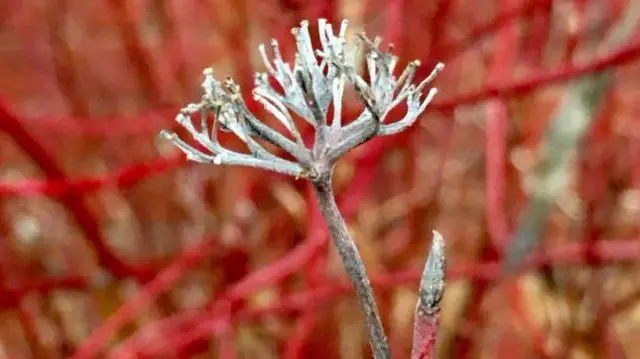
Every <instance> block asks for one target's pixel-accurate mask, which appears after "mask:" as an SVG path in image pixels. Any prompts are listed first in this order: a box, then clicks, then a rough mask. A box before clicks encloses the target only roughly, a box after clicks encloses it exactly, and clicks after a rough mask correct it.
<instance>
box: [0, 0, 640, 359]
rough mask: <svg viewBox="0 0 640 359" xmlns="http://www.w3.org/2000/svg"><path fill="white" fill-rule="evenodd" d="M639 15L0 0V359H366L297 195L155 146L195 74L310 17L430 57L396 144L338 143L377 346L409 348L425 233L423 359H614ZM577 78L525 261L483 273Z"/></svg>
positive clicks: (436, 4)
mask: <svg viewBox="0 0 640 359" xmlns="http://www.w3.org/2000/svg"><path fill="white" fill-rule="evenodd" d="M639 5H640V4H639V1H638V0H536V1H525V0H493V1H482V2H469V1H461V0H459V1H456V0H433V1H417V0H408V1H379V0H353V1H347V0H344V1H336V0H329V1H306V0H297V1H294V0H290V1H275V0H265V1H245V0H241V1H225V0H184V1H142V0H135V1H134V0H131V1H123V0H104V1H84V2H81V1H66V0H60V1H44V2H28V1H18V0H4V1H3V2H2V4H0V6H1V7H2V9H0V52H1V54H0V97H1V98H0V154H1V155H0V177H1V178H0V209H1V210H0V245H1V247H0V358H11V359H28V358H71V357H73V358H76V359H88V358H99V357H109V358H134V357H135V358H225V359H226V358H280V357H282V358H291V359H294V358H365V357H369V356H370V353H369V352H368V350H369V349H368V346H367V344H366V335H365V333H364V331H363V324H362V318H361V315H360V312H359V309H358V306H357V301H356V300H355V297H354V296H353V295H352V294H351V292H350V289H349V286H348V285H347V282H345V279H344V275H343V270H342V266H341V264H340V263H339V260H338V259H337V257H336V255H335V253H334V252H333V249H332V248H330V246H329V245H328V238H327V236H326V232H325V228H324V224H323V223H322V221H321V219H320V217H319V214H318V212H317V210H316V207H315V201H314V200H313V197H312V196H310V193H311V192H310V190H309V188H308V186H307V184H306V183H304V182H303V181H301V180H298V181H296V180H294V179H290V178H284V177H281V176H276V175H272V174H268V173H264V172H261V171H257V170H251V169H245V168H226V167H224V168H221V167H216V166H212V165H202V164H193V163H186V162H185V160H184V158H183V156H182V155H181V154H179V153H178V152H177V150H176V149H175V148H173V146H171V145H170V144H169V143H167V142H165V141H163V140H161V139H159V137H158V132H159V131H160V130H161V129H163V128H172V127H175V126H176V124H175V123H174V121H173V118H174V116H175V113H176V111H177V110H178V109H179V108H180V107H182V106H183V105H184V104H186V103H187V102H190V101H194V100H197V99H199V97H200V87H199V85H200V82H201V74H202V69H203V68H204V67H207V66H213V67H214V69H215V71H216V76H217V77H218V78H220V79H222V78H224V77H226V76H233V77H234V78H235V80H236V82H238V83H239V84H240V85H241V86H242V87H243V92H244V93H245V94H249V93H250V89H251V87H252V84H253V73H254V71H263V67H262V65H261V64H260V63H259V59H258V51H257V46H258V44H259V43H261V42H266V41H268V40H269V39H270V38H272V37H273V38H277V39H278V40H279V41H280V43H281V46H282V48H283V51H284V54H285V56H287V57H289V58H291V56H292V55H293V53H294V51H295V49H294V48H293V41H292V38H291V35H290V33H289V30H290V28H291V27H293V26H295V25H297V24H298V23H299V21H300V20H301V19H304V18H307V19H310V20H311V22H312V23H314V22H315V19H317V18H320V17H324V18H327V19H329V20H330V21H332V22H333V23H334V24H337V23H338V22H339V21H340V19H342V18H347V19H349V21H350V28H351V29H350V31H351V32H350V36H351V35H353V33H355V32H356V31H362V30H365V31H366V32H367V34H370V35H376V34H378V35H380V36H382V37H383V39H384V40H385V41H386V42H392V43H394V44H395V52H396V54H397V55H398V56H399V57H400V59H401V62H400V63H401V65H402V64H406V62H408V61H410V60H413V59H420V60H421V62H422V66H421V69H420V72H421V77H424V76H425V75H426V74H428V72H429V71H430V70H431V68H432V67H433V65H434V64H435V63H436V62H438V61H442V62H444V63H445V64H446V66H447V67H446V68H445V71H444V72H443V73H442V74H441V75H440V76H439V78H438V79H437V80H436V81H435V86H436V87H438V89H439V93H438V95H437V97H436V100H435V101H434V103H433V104H432V105H431V106H430V107H429V108H428V109H427V113H425V114H424V115H423V116H422V117H421V119H420V120H419V122H418V123H417V124H416V125H415V126H414V127H413V128H412V129H411V130H409V131H407V132H406V133H404V134H401V135H398V136H395V137H389V138H384V139H376V140H374V141H371V142H370V143H367V144H366V145H364V146H362V147H361V148H359V149H358V150H356V151H353V153H350V154H349V156H347V158H345V159H343V160H342V161H341V162H340V163H339V165H338V168H337V170H336V175H335V181H334V184H335V187H336V188H337V192H338V193H339V202H340V204H341V206H342V210H343V213H344V215H345V217H347V219H348V222H349V225H350V229H351V230H352V233H353V235H354V239H355V241H356V242H357V244H358V246H359V248H360V251H361V253H362V256H363V259H364V261H365V264H366V266H367V269H368V272H369V274H370V276H371V277H372V282H373V283H374V289H375V290H376V294H377V297H378V300H379V305H380V306H381V311H382V316H383V319H384V322H385V328H386V330H387V333H388V335H389V338H390V343H391V347H392V350H393V354H394V357H397V358H401V357H408V356H409V351H410V345H411V344H410V343H411V335H412V333H411V328H412V318H413V310H414V307H415V301H416V290H417V285H418V276H419V273H420V271H421V268H422V265H423V263H424V260H425V258H426V255H427V250H428V248H429V245H430V233H431V230H432V229H438V230H439V231H440V232H441V233H442V234H443V235H444V237H445V238H446V240H447V250H448V257H449V262H448V273H449V274H448V280H447V289H446V294H445V297H444V300H443V307H442V316H443V322H442V324H441V328H440V332H439V337H438V357H439V358H536V357H544V358H636V356H638V355H640V343H639V342H638V340H634V339H636V338H638V337H640V271H639V270H638V269H639V265H638V264H637V261H638V259H640V122H639V118H640V102H639V101H638V99H639V98H640V85H639V83H640V60H639V57H638V56H639V55H640V21H638V19H639V18H640V6H639ZM620 34H621V35H620ZM618 35H619V36H618ZM598 71H608V72H609V73H610V76H611V82H610V83H607V84H606V85H605V86H606V87H603V88H601V90H602V92H603V95H602V99H601V100H600V101H596V100H594V105H595V104H597V106H596V107H595V110H593V111H591V112H588V114H587V116H586V118H587V119H588V120H589V122H588V124H587V126H586V127H585V131H584V136H582V137H581V140H580V141H578V143H577V145H576V146H575V148H572V149H570V151H569V153H570V156H568V158H569V160H568V161H567V162H566V163H565V164H564V165H563V166H564V167H563V171H560V172H562V174H561V176H560V177H561V178H555V177H554V178H552V179H551V180H550V181H552V182H553V183H556V182H557V183H566V185H564V186H563V187H562V191H561V194H560V195H558V196H556V197H555V198H554V200H553V201H552V208H551V211H550V214H549V216H548V218H546V221H544V223H543V224H542V227H541V228H540V230H542V236H541V246H540V249H537V250H535V251H534V252H535V253H533V254H532V256H531V257H529V260H528V261H527V262H526V264H525V267H526V269H527V271H525V272H524V273H522V274H521V275H519V276H518V277H517V278H509V279H504V278H503V277H502V276H501V271H500V263H501V261H502V259H503V258H504V251H505V249H506V248H507V247H508V246H509V244H510V243H511V241H512V238H513V233H515V232H516V230H517V229H518V226H519V224H520V223H521V221H520V219H521V218H520V217H521V214H522V213H523V212H524V209H525V208H526V206H527V204H528V203H530V202H529V201H530V197H531V196H530V194H531V193H530V192H529V191H528V190H527V188H528V185H527V183H529V182H530V181H531V180H532V178H533V176H534V174H535V171H536V168H538V167H539V165H540V163H541V161H543V159H544V158H543V157H544V156H543V154H541V153H542V152H541V151H540V149H541V148H543V147H544V146H543V144H544V143H545V142H544V141H545V140H544V139H545V134H546V133H547V134H548V133H549V132H550V131H551V132H552V131H560V132H562V129H563V128H564V127H570V125H571V123H567V121H564V122H562V118H561V117H554V116H555V114H556V113H558V111H559V107H560V106H562V100H563V98H564V97H565V96H567V94H568V93H569V92H570V91H571V89H572V87H571V84H572V83H573V81H576V80H577V79H583V78H585V77H586V76H590V75H591V74H592V73H594V72H598ZM248 97H249V96H248ZM347 101H348V102H347V103H346V104H345V106H346V110H347V111H348V112H349V113H350V114H351V115H352V116H355V115H357V111H359V110H360V109H361V105H360V104H359V103H358V100H357V98H356V97H355V95H352V96H350V97H348V99H347ZM585 107H588V106H586V105H585ZM256 112H257V113H258V114H260V113H261V112H260V111H258V110H256ZM554 121H555V122H560V123H562V125H558V126H555V127H552V126H550V125H552V124H553V123H554ZM563 126H564V127H563ZM550 153H551V157H552V158H553V156H554V152H553V148H552V151H551V152H550ZM536 166H538V167H536ZM554 181H555V182H554ZM74 354H75V356H74Z"/></svg>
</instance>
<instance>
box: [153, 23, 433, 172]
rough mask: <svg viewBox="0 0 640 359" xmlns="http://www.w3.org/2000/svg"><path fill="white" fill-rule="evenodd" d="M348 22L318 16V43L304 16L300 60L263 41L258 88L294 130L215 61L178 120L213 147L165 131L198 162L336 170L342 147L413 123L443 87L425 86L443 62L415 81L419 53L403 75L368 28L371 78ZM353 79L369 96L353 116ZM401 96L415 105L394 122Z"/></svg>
mask: <svg viewBox="0 0 640 359" xmlns="http://www.w3.org/2000/svg"><path fill="white" fill-rule="evenodd" d="M347 25H348V22H347V20H343V21H342V22H341V23H340V29H339V31H338V33H337V34H335V33H334V31H333V27H332V26H331V24H329V23H328V22H327V21H326V20H325V19H320V20H318V32H319V38H320V44H321V47H320V48H319V49H314V48H313V46H312V41H311V35H310V33H309V22H308V21H307V20H303V21H301V22H300V26H299V27H296V28H293V29H292V34H293V36H294V38H295V42H296V47H297V52H296V55H295V57H294V62H293V67H291V66H290V65H289V64H288V63H286V62H285V61H284V60H283V58H282V55H281V53H280V48H279V45H278V42H277V41H276V40H275V39H274V40H271V43H270V45H271V51H272V54H273V59H272V60H270V59H269V56H268V54H267V50H266V48H265V46H264V45H260V46H259V48H258V50H259V52H260V56H261V58H262V61H263V62H264V64H265V67H266V69H267V73H257V74H256V75H255V81H254V82H255V89H254V91H253V92H252V93H253V96H254V99H255V100H256V101H257V102H259V103H260V104H262V106H263V107H264V109H265V111H266V112H268V113H270V114H271V115H273V117H275V118H276V119H277V120H278V121H279V122H281V123H282V124H283V125H284V126H285V127H286V129H287V132H288V134H287V135H284V134H281V133H278V132H277V131H276V130H274V129H272V128H270V127H269V126H267V124H266V123H264V122H263V121H261V120H259V119H258V118H257V117H256V116H254V115H253V114H252V113H251V112H250V111H249V109H248V108H247V107H246V105H245V104H244V102H243V100H242V98H241V92H240V87H239V86H238V85H237V84H236V83H235V82H234V81H233V80H232V79H230V78H227V79H226V80H225V81H224V82H223V83H222V84H221V83H220V82H218V81H217V80H216V79H215V78H214V77H213V69H212V68H210V67H208V68H206V69H204V70H203V72H202V73H203V76H204V79H203V81H202V89H203V96H202V100H201V102H200V103H196V104H189V105H187V106H186V107H185V108H184V109H182V110H181V111H180V113H179V114H178V116H177V117H176V120H177V121H178V122H179V123H180V124H181V125H182V126H183V127H184V128H185V129H186V130H187V131H188V132H189V133H190V134H191V136H192V137H193V138H194V139H195V140H196V141H197V142H198V143H199V144H200V145H201V146H202V147H203V148H204V149H205V150H206V151H207V152H209V153H210V154H206V153H204V152H202V151H200V150H199V149H196V148H194V147H192V146H190V145H188V144H187V143H185V142H184V141H182V140H181V139H180V138H178V137H177V136H175V135H169V134H167V133H164V134H163V137H164V138H167V139H168V140H170V141H172V142H173V143H174V144H175V145H176V147H178V148H179V149H180V150H182V151H183V152H185V154H187V155H188V158H189V159H193V160H197V161H198V162H207V161H209V162H211V163H214V164H229V165H247V166H252V167H258V168H264V169H268V170H273V171H276V172H280V173H284V174H288V175H292V176H295V177H307V178H310V176H309V174H310V173H318V172H319V171H330V169H331V166H332V165H333V163H335V161H336V160H337V159H338V158H339V157H340V156H341V155H342V154H344V153H345V152H347V151H349V150H351V149H353V148H354V147H356V146H358V145H360V144H361V143H363V142H365V141H367V140H368V139H370V138H372V137H374V136H376V135H379V136H384V135H390V134H394V133H398V132H401V131H403V130H405V129H406V128H408V127H410V126H411V125H412V124H413V123H414V122H415V121H416V120H417V118H418V116H419V115H420V114H421V113H422V112H423V111H424V110H425V108H426V106H427V105H428V104H429V102H430V101H431V100H432V98H433V96H434V95H435V89H430V90H429V91H427V92H426V95H425V94H423V93H422V91H423V89H424V88H425V87H426V86H427V85H428V84H429V83H430V82H431V81H432V80H433V78H434V77H435V76H436V74H437V73H438V72H439V71H440V70H441V69H442V67H443V65H442V64H438V66H436V68H435V69H434V71H433V72H432V74H431V75H429V77H428V78H427V79H425V80H423V81H422V82H421V83H420V84H419V85H417V86H416V85H413V84H412V83H411V82H412V80H413V77H414V75H415V68H416V67H417V66H418V65H419V61H417V60H416V61H413V62H411V63H409V65H408V66H407V68H406V69H405V70H404V72H403V73H402V74H401V75H400V77H399V78H396V76H394V74H393V70H394V68H395V66H396V64H397V58H396V57H395V56H393V55H392V54H391V50H392V48H393V46H391V45H389V46H388V48H387V50H386V51H382V50H380V46H381V44H382V39H380V38H379V37H376V38H374V39H373V41H372V40H370V39H369V38H367V36H366V35H365V34H364V33H361V34H358V35H357V37H358V39H359V41H360V42H362V43H363V44H364V45H365V47H364V48H365V50H366V54H365V59H366V63H367V71H368V72H369V80H368V81H366V80H365V79H364V78H363V77H362V76H360V75H359V74H358V73H357V72H356V70H355V69H356V67H357V66H356V56H355V50H354V49H353V48H350V47H349V46H348V45H347V39H346V37H347ZM268 76H271V77H273V78H274V80H275V81H277V82H278V84H279V85H280V88H281V89H282V90H281V91H278V90H276V89H275V88H274V87H272V86H271V85H270V83H269V81H268ZM345 85H351V86H352V87H353V88H354V89H355V91H356V92H357V93H358V94H359V95H360V97H361V100H362V101H363V103H364V104H365V109H364V111H363V112H362V113H361V114H360V116H358V118H356V119H355V120H353V121H344V120H343V119H342V118H341V106H342V100H343V95H342V94H343V91H344V90H345ZM401 102H406V103H407V108H408V111H407V113H406V114H405V116H404V117H403V118H402V119H400V120H399V121H396V122H392V123H388V121H386V117H387V114H388V113H389V112H390V111H391V109H393V108H394V107H395V106H397V105H399V104H400V103H401ZM331 105H333V107H334V115H333V118H332V119H331V121H328V120H327V113H328V111H329V107H330V106H331ZM206 111H212V112H213V115H214V116H213V117H214V119H213V126H212V128H211V130H210V131H209V125H208V123H207V121H208V120H209V116H207V114H206ZM291 113H295V114H296V115H298V116H299V117H301V118H302V119H304V120H305V121H307V122H308V123H309V124H311V125H312V126H313V127H314V128H315V132H316V134H315V135H316V136H315V143H314V144H313V147H312V148H307V147H305V145H304V142H303V141H302V136H301V135H300V133H299V131H298V129H297V127H296V125H295V123H294V121H293V120H292V118H293V117H292V116H291ZM194 115H200V119H201V121H200V123H201V126H202V128H201V129H196V128H195V126H194V125H193V123H192V121H191V117H192V116H194ZM328 122H330V124H329V123H328ZM385 122H386V123H385ZM345 123H348V124H346V125H345ZM218 128H220V129H222V130H223V131H224V130H227V131H230V132H232V133H233V134H234V135H236V136H238V137H239V138H240V139H241V140H242V141H243V142H244V143H245V144H246V145H247V148H248V149H249V153H241V152H234V151H230V150H228V149H226V148H223V147H222V146H221V145H220V144H219V143H218V140H217V137H216V131H217V130H218ZM289 135H290V136H291V137H289ZM258 140H266V141H267V142H270V143H272V144H275V145H276V146H277V147H279V148H280V149H281V150H283V151H285V152H287V153H288V154H290V155H291V156H293V158H294V159H295V161H290V160H285V159H283V158H280V157H278V156H277V155H276V154H274V153H270V152H268V151H267V150H266V149H265V148H264V147H263V146H262V145H261V144H260V143H259V142H258ZM312 154H313V155H312Z"/></svg>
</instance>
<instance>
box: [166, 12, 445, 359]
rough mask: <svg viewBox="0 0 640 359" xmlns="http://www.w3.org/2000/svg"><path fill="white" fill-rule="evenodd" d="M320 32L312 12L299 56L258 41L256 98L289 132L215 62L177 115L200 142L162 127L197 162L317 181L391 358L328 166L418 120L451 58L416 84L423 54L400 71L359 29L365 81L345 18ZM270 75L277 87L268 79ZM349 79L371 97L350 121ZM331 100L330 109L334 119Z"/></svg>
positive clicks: (378, 340) (380, 351)
mask: <svg viewBox="0 0 640 359" xmlns="http://www.w3.org/2000/svg"><path fill="white" fill-rule="evenodd" d="M318 32H319V40H320V41H319V42H320V45H321V46H320V48H319V49H314V48H313V46H312V41H311V34H310V33H309V22H308V21H306V20H304V21H302V22H301V23H300V26H299V27H296V28H294V29H292V31H291V33H292V34H293V36H294V38H295V42H296V47H297V52H296V55H295V58H294V59H293V64H290V63H289V62H286V61H285V59H283V57H282V54H281V52H280V47H279V45H278V42H277V41H276V40H272V41H271V43H270V51H267V47H266V46H264V45H260V46H259V53H260V56H261V57H262V61H263V63H264V65H265V67H266V72H264V73H256V74H255V77H254V78H255V87H254V89H253V92H252V94H253V99H254V100H255V101H256V102H258V103H259V104H261V105H262V106H263V107H264V109H265V112H266V113H268V114H269V115H270V116H273V117H274V118H275V119H276V120H277V121H279V122H280V123H281V124H282V125H283V126H284V128H285V129H286V132H287V133H286V134H282V133H280V132H278V131H276V130H275V129H273V128H271V127H269V126H268V125H267V124H266V122H265V121H263V120H262V119H259V118H257V117H256V116H255V115H254V114H252V113H251V112H250V111H249V109H248V107H247V106H246V105H245V103H244V101H243V100H242V98H241V94H240V88H239V86H238V85H237V84H235V83H234V82H233V81H232V80H231V79H227V80H226V81H225V82H224V83H220V82H218V81H217V80H216V79H215V78H214V77H213V70H212V69H210V68H208V69H205V70H204V72H203V75H204V81H203V82H202V89H203V96H202V98H201V100H200V102H198V103H194V104H189V105H187V106H186V107H185V108H183V109H182V110H181V111H180V112H179V114H178V115H177V116H176V121H178V123H180V125H181V126H182V127H184V128H185V130H186V131H187V132H188V133H189V135H190V136H191V137H192V138H193V140H194V141H195V142H196V143H197V144H198V147H195V146H194V145H190V144H188V143H187V142H186V141H185V140H183V139H181V138H180V137H179V136H178V135H176V134H175V133H170V132H164V131H163V132H162V135H163V136H164V138H166V139H168V140H170V141H172V142H173V143H174V144H175V146H176V147H177V148H178V149H180V150H181V151H182V152H184V153H185V154H186V155H187V158H188V159H189V160H192V161H196V162H201V163H213V164H217V165H240V166H248V167H255V168H262V169H266V170H270V171H274V172H278V173H282V174H286V175H290V176H294V177H299V178H306V179H308V180H310V181H311V182H312V183H313V186H314V189H315V191H316V198H317V200H318V203H319V206H320V209H321V211H322V213H323V216H324V219H325V222H326V224H327V227H328V229H329V232H330V235H331V237H332V239H333V242H334V246H335V248H336V249H337V251H338V253H339V255H340V257H341V259H342V262H343V264H344V266H345V269H346V271H347V274H348V276H349V278H350V279H351V281H352V283H353V286H354V288H355V290H356V293H357V295H358V298H359V300H360V303H361V306H362V309H363V312H364V316H365V323H366V327H367V329H368V332H369V341H370V343H371V347H372V350H373V353H374V357H375V358H389V357H390V354H389V348H388V344H387V339H386V336H385V334H384V330H383V328H382V323H381V321H380V316H379V314H378V308H377V305H376V303H375V300H374V296H373V291H372V289H371V285H370V284H369V279H368V276H367V274H366V271H365V268H364V264H363V263H362V260H361V258H360V255H359V254H358V250H357V248H356V246H355V244H354V242H353V240H352V239H351V238H350V236H349V233H348V232H347V230H346V224H345V222H344V220H343V218H342V217H341V215H340V212H339V211H338V207H337V205H336V204H335V199H334V197H333V193H332V191H331V175H332V172H333V166H334V164H335V162H336V161H337V160H338V159H339V158H340V157H341V156H342V155H343V154H345V153H346V152H347V151H349V150H351V149H353V148H355V147H357V146H358V145H360V144H362V143H364V142H366V141H367V140H369V139H371V138H373V137H375V136H385V135H393V134H396V133H399V132H402V131H404V130H405V129H407V128H409V127H410V126H411V125H412V124H413V123H415V122H416V121H417V119H418V117H419V116H420V115H421V114H422V113H423V112H424V110H425V108H426V107H427V105H428V104H429V103H430V102H431V100H432V99H433V97H434V96H435V94H436V89H434V88H431V89H427V86H428V85H429V84H430V83H431V82H432V80H433V79H434V78H435V77H436V75H437V73H438V72H440V71H441V70H442V69H443V68H444V65H442V64H438V65H437V66H436V67H435V69H434V70H433V72H432V73H431V75H429V76H428V77H427V78H426V79H424V80H422V81H421V82H419V83H417V84H414V83H413V79H414V77H415V73H416V69H417V67H418V66H419V65H420V63H419V61H412V62H410V63H409V64H408V65H407V67H406V69H404V71H402V72H401V73H400V74H399V76H396V74H395V72H394V70H395V67H396V64H397V61H398V59H397V58H396V57H395V56H393V54H392V53H391V49H392V48H391V47H389V48H388V49H387V50H384V51H383V50H381V49H380V45H381V43H382V40H381V39H380V38H375V39H374V40H370V39H369V38H367V37H366V36H365V35H364V34H358V36H357V39H356V40H357V44H356V45H359V47H361V48H362V49H363V50H364V57H365V60H366V69H367V72H368V77H367V79H368V80H365V77H363V76H361V75H360V74H358V72H357V71H356V59H357V57H358V56H359V55H360V54H359V52H358V51H356V47H354V48H350V47H349V46H347V21H346V20H343V21H342V22H341V24H340V28H339V29H338V31H337V32H335V31H334V29H333V27H332V25H331V24H329V23H328V22H327V21H326V20H324V19H320V20H318ZM269 52H270V53H271V57H270V55H269ZM270 77H271V78H273V79H274V80H275V82H276V83H277V85H278V86H277V87H278V89H276V88H275V87H274V86H272V85H271V83H270V82H269V78H270ZM348 87H352V88H353V89H354V90H355V91H356V93H357V94H358V95H359V96H360V99H361V100H362V102H363V104H364V110H363V112H362V113H361V114H360V115H359V116H358V117H357V118H356V119H354V120H353V121H345V119H343V118H342V106H343V104H342V101H343V93H344V91H345V90H347V89H348ZM403 102H405V103H406V105H407V113H406V114H405V115H404V117H402V118H401V119H400V120H398V121H396V122H391V121H387V117H388V115H389V113H390V111H391V110H392V109H393V108H395V107H396V106H398V105H400V104H401V103H403ZM331 106H332V107H333V116H332V118H331V119H329V118H327V117H328V113H329V109H330V107H331ZM197 117H199V119H200V125H199V126H198V128H196V125H194V122H193V121H194V119H195V118H197ZM296 117H300V118H301V119H302V120H304V121H306V122H307V123H308V124H310V125H312V126H313V127H314V130H315V139H314V143H313V145H312V146H310V147H309V148H308V147H306V146H305V144H304V142H303V139H302V135H301V134H300V131H299V130H298V128H297V126H296V121H295V118H296ZM219 130H222V131H225V132H231V133H233V134H234V135H235V136H236V137H238V138H239V139H240V140H241V141H242V142H243V143H244V144H245V145H246V147H247V152H246V153H244V152H236V151H231V150H229V149H226V148H224V147H223V146H222V145H221V144H220V142H219V141H218V131H219ZM261 141H266V142H269V143H271V144H273V145H275V146H276V147H278V148H279V149H281V150H282V151H284V152H286V153H287V154H289V155H290V156H291V157H293V159H294V160H293V161H292V160H288V159H284V158H281V157H279V156H278V155H276V154H274V153H271V152H269V151H268V150H267V149H265V147H263V145H262V144H261ZM434 246H435V242H434ZM434 248H438V247H434ZM432 252H433V250H432ZM430 258H431V257H430ZM429 263H431V262H429V261H428V264H429ZM421 292H422V289H421Z"/></svg>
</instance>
